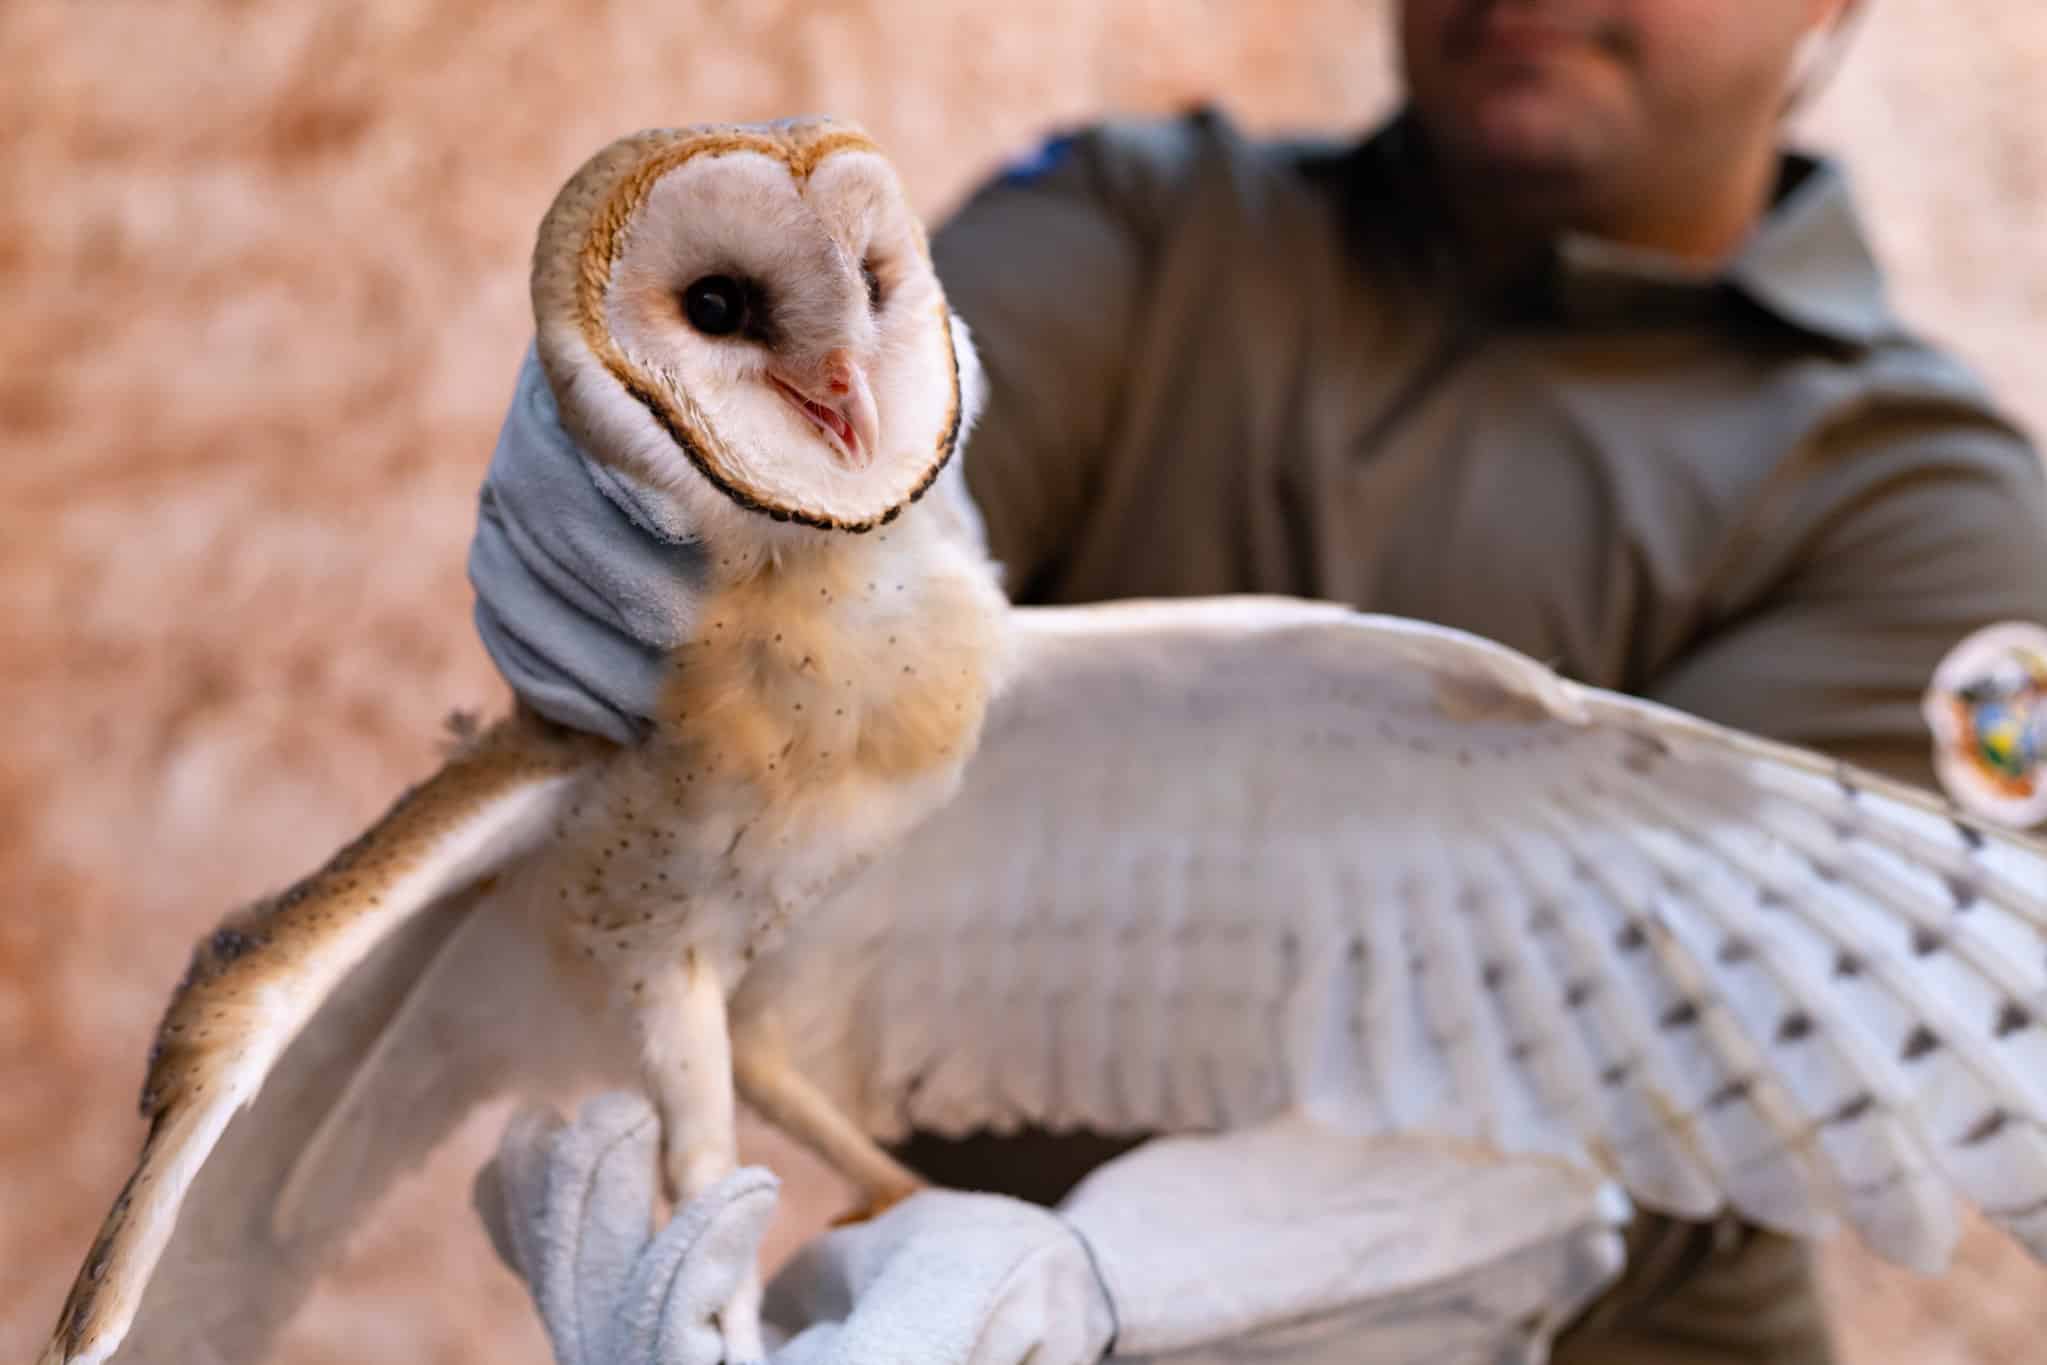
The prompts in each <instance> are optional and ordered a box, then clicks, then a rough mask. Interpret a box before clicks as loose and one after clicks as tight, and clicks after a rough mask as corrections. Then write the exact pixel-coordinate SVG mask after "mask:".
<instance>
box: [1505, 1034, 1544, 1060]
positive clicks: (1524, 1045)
mask: <svg viewBox="0 0 2047 1365" xmlns="http://www.w3.org/2000/svg"><path fill="white" fill-rule="evenodd" d="M1540 1051H1542V1044H1541V1043H1540V1042H1538V1041H1537V1040H1535V1039H1533V1038H1524V1039H1522V1040H1521V1041H1520V1042H1518V1043H1516V1044H1514V1046H1513V1047H1512V1048H1511V1049H1509V1051H1508V1053H1507V1058H1508V1060H1509V1061H1512V1062H1514V1063H1515V1064H1516V1065H1519V1064H1520V1063H1522V1062H1525V1061H1527V1060H1528V1059H1529V1058H1530V1057H1533V1056H1534V1055H1535V1054H1536V1053H1538V1052H1540Z"/></svg>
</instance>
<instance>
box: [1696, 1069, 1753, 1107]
mask: <svg viewBox="0 0 2047 1365" xmlns="http://www.w3.org/2000/svg"><path fill="white" fill-rule="evenodd" d="M1755 1083H1756V1082H1755V1077H1753V1076H1736V1077H1735V1078H1734V1079H1733V1080H1731V1081H1729V1082H1728V1083H1727V1084H1725V1085H1723V1086H1721V1087H1720V1088H1719V1089H1718V1090H1715V1091H1714V1092H1713V1093H1712V1094H1711V1095H1708V1096H1707V1097H1706V1107H1707V1108H1708V1109H1725V1108H1726V1107H1727V1106H1728V1105H1730V1104H1734V1103H1736V1102H1738V1101H1740V1100H1745V1099H1747V1098H1748V1092H1749V1090H1750V1089H1751V1088H1752V1087H1753V1086H1754V1085H1755Z"/></svg>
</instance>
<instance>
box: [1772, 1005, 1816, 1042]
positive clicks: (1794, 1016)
mask: <svg viewBox="0 0 2047 1365" xmlns="http://www.w3.org/2000/svg"><path fill="white" fill-rule="evenodd" d="M1811 1036H1812V1016H1811V1015H1810V1014H1807V1013H1806V1012H1805V1011H1804V1010H1793V1011H1791V1013H1789V1014H1787V1015H1785V1016H1784V1019H1783V1021H1782V1022H1781V1023H1779V1024H1778V1025H1777V1041H1778V1042H1779V1043H1780V1044H1782V1043H1796V1042H1801V1041H1803V1040H1804V1039H1806V1038H1810V1037H1811Z"/></svg>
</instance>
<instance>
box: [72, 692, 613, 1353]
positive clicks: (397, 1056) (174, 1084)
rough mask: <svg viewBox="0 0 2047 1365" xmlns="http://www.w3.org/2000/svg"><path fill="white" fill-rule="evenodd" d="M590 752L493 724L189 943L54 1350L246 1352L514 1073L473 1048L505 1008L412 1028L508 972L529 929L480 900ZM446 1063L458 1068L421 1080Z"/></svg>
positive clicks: (491, 1038) (538, 833)
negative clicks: (481, 1017)
mask: <svg viewBox="0 0 2047 1365" xmlns="http://www.w3.org/2000/svg"><path fill="white" fill-rule="evenodd" d="M588 756H589V749H588V747H587V746H586V745H585V744H584V743H582V742H580V741H575V740H572V739H568V738H566V737H559V738H554V739H544V738H540V737H537V736H535V735H533V734H530V733H525V732H523V731H521V729H520V728H519V727H517V726H512V725H507V726H505V727H501V728H500V729H498V730H494V731H492V732H489V733H487V734H486V735H485V736H483V737H482V738H481V739H479V740H478V741H477V742H475V743H474V744H473V745H472V746H471V748H470V750H469V751H468V752H467V753H465V754H462V755H459V756H457V757H456V758H454V759H451V760H450V761H449V763H448V764H447V765H446V766H445V767H443V768H442V770H441V771H440V772H439V773H437V774H436V775H435V776H434V777H433V778H431V779H430V780H429V781H427V782H426V783H424V784H422V785H421V786H420V787H418V788H415V789H414V790H413V791H411V792H409V793H407V794H406V796H405V797H404V798H402V799H401V800H400V801H399V802H398V803H397V805H396V806H394V807H393V809H392V810H391V811H390V812H389V813H388V814H387V815H386V816H385V817H384V818H383V819H382V820H380V821H379V822H378V824H377V825H376V826H374V827H373V828H372V829H371V830H370V831H369V832H368V833H366V834H365V835H364V836H363V837H362V838H360V839H358V840H357V841H355V842H354V843H352V844H350V845H349V846H348V847H347V848H345V849H343V850H342V851H341V852H340V853H339V854H337V855H336V856H335V858H334V859H332V860H331V861H330V862H329V863H328V865H327V866H326V867H324V868H322V869H321V870H320V871H319V872H317V873H315V874H313V875H312V876H310V877H308V878H306V879H305V880H304V881H302V882H300V883H299V884H298V885H296V886H294V887H293V888H291V889H290V890H289V891H287V892H285V893H284V894H283V895H281V896H278V897H275V898H272V899H270V900H267V901H263V902H259V903H257V904H255V905H252V906H249V907H247V908H246V909H244V910H242V911H239V912H237V913H236V914H234V915H232V916H230V917H229V918H228V919H227V921H226V922H225V923H224V924H223V926H222V928H221V929H220V930H219V931H218V932H216V933H215V934H214V935H213V936H212V937H211V938H210V939H209V940H208V941H207V942H205V943H204V944H202V945H201V946H200V948H199V950H198V951H197V953H196V954H195V956H194V960H193V964H192V968H191V970H190V972H189V973H188V974H187V977H186V979H185V981H184V982H183V983H182V984H181V985H180V987H179V989H178V992H177V994H176V995H175V996H174V997H173V999H172V1001H171V1004H170V1007H169V1009H168V1010H167V1012H166V1014H165V1017H164V1021H163V1024H162V1027H161V1028H160V1030H159V1033H158V1037H157V1042H156V1047H155V1050H154V1052H153V1054H152V1056H151V1059H150V1068H149V1079H148V1082H147V1084H146V1086H145V1091H144V1097H143V1111H144V1114H145V1116H146V1117H148V1118H149V1119H150V1122H151V1126H150V1130H149V1134H148V1137H147V1140H146V1141H145V1143H144V1146H143V1150H142V1153H141V1156H140V1158H139V1160H138V1162H137V1166H136V1169H135V1172H134V1174H133V1175H132V1176H131V1178H130V1179H129V1181H128V1184H127V1186H126V1187H125V1188H124V1190H123V1191H122V1193H121V1195H120V1197H119V1198H118V1199H117V1200H116V1201H115V1203H114V1206H113V1209H112V1211H111V1212H110V1213H109V1214H108V1216H107V1219H106V1222H105V1224H104V1225H103V1227H102V1229H101V1231H100V1235H99V1237H98V1239H97V1240H96V1241H95V1242H94V1245H93V1247H92V1250H91V1252H90V1253H89V1254H88V1256H87V1258H86V1262H85V1266H84V1268H83V1269H82V1270H81V1272H80V1274H79V1277H78V1279H77V1281H76V1283H75V1284H74V1285H73V1287H72V1291H71V1294H70V1297H69V1298H68V1300H67V1301H66V1303H65V1305H64V1309H63V1312H62V1314H61V1316H60V1319H59V1323H58V1328H57V1331H56V1333H55V1334H54V1336H53V1338H52V1340H51V1341H50V1343H49V1346H48V1348H47V1350H46V1351H45V1354H44V1356H43V1359H44V1361H45V1362H46V1365H55V1363H56V1362H59V1361H65V1362H70V1361H100V1360H105V1359H107V1358H108V1357H109V1356H110V1355H112V1354H113V1353H114V1352H115V1351H116V1350H117V1349H120V1351H121V1359H123V1360H129V1359H134V1360H148V1359H163V1360H178V1359H189V1358H193V1357H194V1356H195V1355H201V1356H206V1357H208V1358H223V1359H242V1358H247V1357H248V1356H251V1355H253V1354H255V1351H256V1347H257V1346H258V1345H259V1344H260V1343H261V1342H262V1341H263V1340H264V1339H265V1338H266V1337H267V1336H268V1334H269V1333H270V1332H272V1331H273V1330H275V1328H276V1327H277V1326H278V1325H279V1324H280V1323H282V1322H283V1321H284V1320H285V1319H286V1318H287V1316H288V1312H289V1309H290V1308H291V1307H292V1306H293V1305H294V1304H295V1303H296V1301H297V1299H298V1297H299V1296H300V1295H301V1294H302V1293H303V1292H304V1290H305V1289H306V1288H307V1287H308V1286H309V1284H310V1283H311V1280H312V1278H313V1276H314V1275H315V1273H316V1272H317V1271H318V1269H319V1268H320V1267H321V1263H322V1260H323V1258H324V1256H325V1255H326V1254H327V1252H328V1251H329V1249H330V1248H331V1247H332V1245H333V1243H334V1241H335V1239H337V1238H338V1237H339V1236H340V1235H341V1233H342V1232H344V1231H345V1230H346V1227H347V1225H348V1223H349V1222H350V1221H351V1220H352V1218H353V1217H354V1216H355V1215H356V1214H357V1213H359V1212H360V1211H361V1210H362V1208H363V1207H364V1206H365V1205H367V1204H368V1203H370V1202H371V1201H372V1200H373V1199H374V1197H375V1195H376V1193H377V1189H378V1188H379V1187H380V1186H381V1185H382V1184H383V1183H384V1182H385V1181H387V1180H388V1179H389V1178H390V1177H391V1176H392V1175H393V1174H396V1173H397V1171H399V1170H400V1169H402V1168H403V1167H404V1166H405V1165H406V1164H408V1163H409V1162H411V1161H413V1160H417V1159H419V1158H420V1157H423V1156H424V1155H425V1154H426V1152H427V1150H429V1149H430V1148H431V1146H432V1144H433V1142H434V1141H436V1140H437V1139H438V1138H439V1137H440V1136H441V1135H442V1134H443V1133H445V1132H446V1131H447V1130H448V1129H449V1128H450V1127H452V1125H453V1123H454V1122H455V1121H456V1120H457V1119H459V1117H460V1116H461V1113H462V1112H463V1111H464V1110H465V1109H466V1108H467V1106H468V1105H470V1104H473V1103H475V1102H477V1101H478V1100H479V1099H480V1098H482V1097H483V1095H482V1093H481V1091H482V1090H484V1089H486V1088H487V1084H488V1083H491V1082H495V1081H497V1080H499V1079H501V1078H502V1074H503V1070H502V1069H501V1068H500V1069H491V1070H490V1071H489V1075H488V1081H486V1079H485V1076H484V1075H483V1072H484V1071H485V1068H482V1067H478V1068H477V1073H478V1074H475V1075H471V1074H465V1073H464V1068H463V1063H464V1062H465V1061H467V1062H477V1061H480V1060H481V1059H482V1058H483V1057H485V1056H490V1057H497V1056H498V1055H499V1054H502V1053H504V1052H505V1051H506V1047H505V1045H506V1044H507V1043H508V1042H510V1041H513V1040H514V1039H515V1037H516V1034H515V1032H514V1031H513V1030H512V1029H511V1028H510V1027H509V1025H508V1024H505V1022H504V1021H500V1024H501V1027H500V1028H499V1030H498V1032H497V1033H496V1034H495V1035H493V1034H492V1033H491V1032H490V1031H489V1030H488V1029H480V1028H472V1029H469V1030H467V1031H466V1032H460V1033H458V1034H457V1035H456V1036H454V1037H453V1038H452V1039H451V1038H449V1037H448V1036H446V1035H445V1031H444V1032H443V1034H442V1035H440V1036H437V1038H436V1040H435V1045H433V1046H419V1047H416V1048H412V1049H410V1050H409V1052H408V1049H407V1048H406V1046H405V1043H406V1040H407V1039H408V1038H409V1039H410V1040H412V1041H414V1042H419V1041H421V1036H420V1034H419V1033H418V1030H417V1024H416V1022H413V1021H417V1020H418V1019H419V1018H420V1016H421V1015H422V1013H423V1011H425V1012H431V1011H429V1010H428V1006H431V1007H432V1009H433V1010H439V1011H454V1010H459V1009H461V1008H462V1002H463V1000H464V999H465V998H467V999H474V998H476V997H477V996H478V995H479V994H489V993H491V992H494V991H496V990H498V989H499V988H500V987H501V986H502V984H503V983H502V982H501V981H499V980H497V979H496V977H495V976H493V975H492V973H497V974H498V975H502V972H501V971H500V970H499V969H501V968H504V967H505V964H507V963H508V962H510V961H513V960H514V956H513V954H514V953H515V952H516V950H517V949H518V942H517V941H518V940H519V938H520V936H521V934H523V933H524V932H525V930H524V923H523V921H521V920H519V919H518V918H516V917H514V916H511V915H506V914H497V915H491V914H487V913H485V912H486V911H488V910H489V909H491V908H492V900H493V897H492V896H491V895H490V894H489V888H490V885H491V883H492V882H493V880H494V879H495V876H496V875H498V874H502V873H504V872H506V871H507V870H508V869H510V868H512V867H514V866H516V864H517V860H518V859H519V858H520V857H521V856H522V855H523V854H525V853H526V852H528V851H529V850H531V849H533V848H535V847H537V846H538V845H540V844H541V843H542V842H543V841H544V840H545V839H546V838H547V837H548V836H549V835H550V834H551V833H552V829H553V817H554V814H555V812H556V810H557V808H558V806H559V804H560V803H561V801H562V800H563V798H564V797H565V795H566V794H567V793H568V792H570V791H571V790H572V789H573V784H574V782H575V780H576V776H577V771H578V768H579V765H580V763H581V762H582V761H583V760H585V759H587V757H588ZM503 898H504V895H503V893H502V892H500V893H499V894H498V895H497V897H496V898H495V899H497V900H502V899H503ZM429 910H431V911H432V912H433V913H431V914H428V913H424V912H427V911H429ZM531 947H532V944H531V943H528V944H527V945H526V953H525V956H526V958H527V959H528V960H530V959H531V957H532V953H531V951H530V950H531ZM508 950H509V951H508ZM465 964H466V967H465ZM484 967H488V968H489V969H490V970H489V971H484V970H482V968H484ZM467 968H477V969H478V970H468V969H467ZM462 980H467V981H468V982H469V984H470V985H471V986H472V987H474V988H475V989H474V990H472V991H467V992H464V993H463V994H462V995H457V996H447V995H443V996H442V997H441V998H439V999H438V1000H434V1001H425V1002H423V1001H422V1000H421V998H420V993H419V989H418V988H419V987H420V986H421V984H422V983H425V984H426V985H427V986H428V987H430V988H431V987H434V986H435V985H436V984H438V985H439V987H441V988H442V989H444V990H445V988H446V987H447V986H448V984H449V983H450V981H462ZM493 998H496V999H502V996H501V995H495V996H493ZM394 1035H396V1036H395V1037H394ZM380 1040H381V1045H380ZM451 1072H452V1073H454V1076H453V1079H457V1080H459V1081H461V1084H456V1085H449V1086H446V1087H437V1086H435V1085H433V1084H431V1081H432V1078H434V1077H440V1078H442V1079H449V1078H450V1073H451ZM365 1120H367V1122H365ZM367 1137H373V1139H374V1140H372V1141H365V1138H367ZM287 1196H289V1198H288V1199H287ZM291 1206H295V1208H294V1207H291ZM287 1213H289V1214H291V1217H289V1218H282V1217H280V1215H284V1214H287ZM286 1222H289V1223H292V1224H294V1225H295V1226H292V1227H290V1228H289V1229H286V1228H285V1227H284V1224H285V1223H286ZM124 1343H125V1345H124Z"/></svg>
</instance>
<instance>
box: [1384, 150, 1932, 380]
mask: <svg viewBox="0 0 2047 1365" xmlns="http://www.w3.org/2000/svg"><path fill="white" fill-rule="evenodd" d="M1412 117H1413V116H1412V114H1411V113H1409V112H1408V111H1405V110H1403V111H1402V112H1401V113H1400V114H1398V115H1397V116H1396V117H1395V118H1394V119H1393V120H1392V121H1391V122H1390V123H1389V124H1388V125H1387V126H1385V127H1383V128H1382V129H1380V130H1379V131H1378V132H1377V133H1375V134H1374V135H1373V136H1372V137H1370V138H1369V139H1367V141H1366V143H1365V144H1364V146H1363V147H1361V148H1360V151H1361V152H1362V153H1363V154H1364V155H1363V157H1362V158H1361V160H1362V162H1363V163H1364V164H1365V165H1372V164H1376V165H1378V166H1380V167H1381V168H1382V169H1383V170H1391V171H1393V172H1394V179H1393V182H1392V185H1390V186H1386V188H1387V189H1390V190H1392V193H1390V194H1389V195H1388V196H1387V197H1388V198H1390V199H1391V200H1392V201H1393V202H1394V203H1395V204H1400V205H1401V207H1400V209H1399V210H1397V211H1399V212H1404V213H1410V214H1411V213H1415V212H1416V211H1417V210H1418V209H1420V206H1419V205H1418V204H1416V203H1415V202H1413V198H1412V196H1414V195H1415V194H1416V192H1417V191H1419V190H1421V189H1422V187H1423V186H1425V185H1426V183H1427V176H1426V174H1425V173H1423V174H1419V175H1417V174H1415V171H1416V169H1417V168H1416V166H1415V165H1414V163H1413V162H1412V160H1411V158H1415V157H1426V152H1425V151H1424V150H1423V149H1422V147H1421V146H1420V141H1419V139H1418V138H1417V137H1416V136H1415V131H1416V130H1415V129H1414V128H1413V126H1412ZM1403 163H1405V164H1403ZM1369 178H1371V179H1376V178H1377V177H1369ZM1373 197H1374V198H1376V197H1377V196H1376V195H1374V196H1373ZM1403 200H1406V201H1407V202H1405V203H1402V202H1401V201H1403ZM1378 207H1379V208H1380V209H1384V208H1386V207H1388V205H1387V204H1386V203H1385V202H1384V201H1381V203H1380V204H1379V206H1378ZM1428 217H1429V214H1428V211H1427V210H1421V211H1420V219H1422V220H1426V219H1427V218H1428ZM1403 226H1404V228H1405V230H1406V232H1407V233H1408V234H1409V240H1410V242H1412V243H1413V244H1415V245H1417V246H1420V244H1421V243H1422V242H1423V241H1425V240H1428V239H1431V238H1433V237H1434V236H1435V234H1434V233H1433V232H1432V231H1430V227H1431V226H1432V225H1431V224H1429V223H1427V222H1426V221H1418V222H1410V223H1407V224H1404V225H1403ZM1423 251H1424V254H1428V255H1434V254H1435V253H1434V252H1433V251H1430V250H1429V249H1428V248H1426V247H1424V248H1423ZM1439 263H1440V262H1439ZM1550 266H1551V268H1550V271H1549V272H1548V276H1547V278H1546V280H1545V281H1544V282H1543V287H1542V289H1541V293H1543V294H1544V295H1545V296H1546V297H1547V300H1548V306H1549V307H1552V308H1555V309H1557V310H1559V311H1560V312H1561V313H1562V314H1563V315H1564V316H1565V317H1567V318H1571V319H1574V320H1579V321H1588V322H1589V321H1594V320H1599V319H1612V320H1616V321H1620V320H1642V319H1645V318H1652V317H1653V318H1658V319H1669V318H1677V317H1685V316H1701V315H1704V314H1706V313H1709V312H1710V311H1712V310H1714V309H1717V308H1724V306H1725V304H1726V302H1727V300H1728V298H1729V297H1730V296H1732V297H1735V298H1739V299H1742V300H1744V301H1746V302H1747V303H1748V304H1749V305H1751V306H1752V307H1754V308H1756V309H1760V310H1761V311H1762V312H1763V313H1764V314H1766V315H1768V316H1770V317H1773V318H1775V319H1777V320H1778V321H1779V322H1781V323H1784V324H1785V325H1787V326H1790V327H1793V328H1796V329H1798V330H1800V331H1803V332H1806V333H1808V334H1811V335H1816V336H1819V337H1822V338H1824V339H1826V340H1828V341H1832V342H1835V343H1838V344H1842V345H1846V346H1852V347H1858V348H1859V347H1866V346H1870V345H1873V344H1875V343H1877V342H1878V341H1881V340H1882V339H1884V338H1885V337H1887V336H1892V335H1895V334H1896V333H1897V332H1898V331H1899V326H1898V323H1897V321H1896V319H1895V316H1894V315H1893V313H1892V312H1891V308H1890V303H1889V300H1888V298H1887V296H1886V292H1885V288H1884V281H1883V273H1882V270H1881V268H1880V267H1879V265H1878V263H1877V260H1876V257H1875V254H1874V252H1872V251H1871V249H1870V246H1869V242H1868V239H1867V238H1866V237H1865V235H1864V233H1863V231H1862V225H1861V222H1860V220H1859V219H1858V217H1857V214H1856V210H1855V202H1854V197H1853V195H1852V193H1851V191H1850V188H1849V183H1848V178H1847V175H1846V173H1845V172H1844V171H1843V169H1842V168H1841V167H1840V166H1839V165H1838V164H1837V163H1836V162H1834V161H1832V160H1830V159H1827V158H1824V157H1820V156H1817V155H1814V154H1811V153H1808V152H1803V151H1798V150H1786V151H1785V152H1784V153H1783V154H1782V156H1781V159H1780V169H1779V174H1778V182H1777V190H1776V193H1775V195H1774V196H1773V199H1772V202H1771V206H1770V209H1769V211H1768V212H1767V213H1766V214H1765V215H1764V217H1763V219H1762V221H1761V222H1760V223H1758V224H1757V225H1756V230H1755V231H1754V233H1753V234H1751V236H1750V237H1749V240H1748V241H1747V242H1746V243H1745V244H1743V246H1742V247H1741V249H1740V250H1739V251H1737V252H1736V253H1735V254H1734V256H1733V257H1732V258H1731V259H1729V260H1728V261H1727V262H1726V263H1724V264H1723V265H1721V266H1719V267H1716V268H1713V269H1710V270H1701V269H1699V268H1697V267H1696V266H1692V265H1689V264H1687V263H1685V262H1681V261H1678V260H1676V259H1674V258H1672V257H1669V256H1666V255H1664V254H1662V253H1659V252H1652V251H1644V250H1638V249H1634V248H1629V247H1624V246H1620V245H1618V244H1616V243H1613V242H1607V241H1602V240H1599V239H1597V238H1593V237H1590V236H1586V235H1582V234H1565V235H1564V236H1563V237H1561V238H1560V239H1559V240H1558V242H1557V243H1556V245H1555V248H1554V250H1553V251H1552V253H1551V258H1550ZM1523 301H1524V302H1525V296H1524V299H1523Z"/></svg>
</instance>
